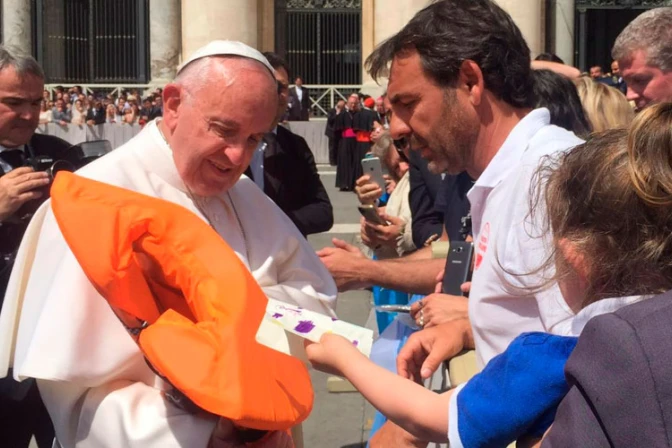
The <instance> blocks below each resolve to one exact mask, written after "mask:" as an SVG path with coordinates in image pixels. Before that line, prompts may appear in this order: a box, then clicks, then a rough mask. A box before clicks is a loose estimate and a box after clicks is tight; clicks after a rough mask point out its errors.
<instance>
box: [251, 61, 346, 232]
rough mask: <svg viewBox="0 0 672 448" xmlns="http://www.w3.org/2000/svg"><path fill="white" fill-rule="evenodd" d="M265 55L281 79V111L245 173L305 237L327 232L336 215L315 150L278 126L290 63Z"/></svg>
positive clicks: (279, 79) (279, 82)
mask: <svg viewBox="0 0 672 448" xmlns="http://www.w3.org/2000/svg"><path fill="white" fill-rule="evenodd" d="M264 56H266V58H267V59H268V61H269V62H270V63H271V65H272V66H273V68H274V69H275V77H276V79H277V80H278V96H279V101H278V103H279V105H278V113H277V115H276V121H275V129H274V130H273V131H272V132H269V133H268V134H266V136H265V137H264V139H263V141H262V143H261V144H260V145H259V147H258V148H257V150H256V152H255V155H254V157H253V158H252V162H251V163H250V167H249V168H248V169H247V171H246V174H247V175H248V176H249V177H251V178H252V180H254V182H255V183H256V184H257V185H259V187H260V188H261V189H262V190H264V193H266V195H267V196H268V197H270V198H271V199H272V200H273V201H274V202H275V203H276V204H277V205H278V206H279V207H280V208H281V209H282V211H284V212H285V214H287V216H289V218H290V219H291V220H292V222H293V223H294V224H295V225H296V227H298V229H299V230H300V231H301V233H302V234H303V235H304V236H306V235H310V234H313V233H319V232H326V231H327V230H329V229H330V228H331V226H332V225H333V224H334V215H333V209H332V206H331V202H330V201H329V196H328V195H327V191H326V190H325V188H324V185H322V181H321V180H320V175H319V174H318V173H317V166H316V165H315V158H314V157H313V153H312V152H311V151H310V148H309V147H308V144H307V143H306V141H305V140H304V139H303V137H300V136H298V135H296V134H293V133H292V132H290V131H289V130H287V129H285V128H284V127H282V126H277V124H278V122H279V121H280V119H281V118H282V116H283V115H284V113H285V111H286V109H287V96H288V94H287V91H288V86H289V76H288V74H287V73H288V72H289V70H288V69H287V64H286V63H285V62H284V61H283V60H282V59H281V58H280V57H279V56H277V55H276V54H274V53H264ZM306 94H307V92H306Z"/></svg>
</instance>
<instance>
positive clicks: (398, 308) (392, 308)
mask: <svg viewBox="0 0 672 448" xmlns="http://www.w3.org/2000/svg"><path fill="white" fill-rule="evenodd" d="M376 311H381V312H383V313H410V312H411V305H378V306H376Z"/></svg>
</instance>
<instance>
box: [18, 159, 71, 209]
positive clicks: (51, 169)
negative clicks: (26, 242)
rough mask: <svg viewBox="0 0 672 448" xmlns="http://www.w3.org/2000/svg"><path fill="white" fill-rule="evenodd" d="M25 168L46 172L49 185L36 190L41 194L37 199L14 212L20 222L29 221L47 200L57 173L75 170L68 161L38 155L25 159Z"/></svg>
mask: <svg viewBox="0 0 672 448" xmlns="http://www.w3.org/2000/svg"><path fill="white" fill-rule="evenodd" d="M25 166H30V167H32V168H33V169H34V170H35V171H44V172H46V173H47V175H48V176H49V184H48V185H45V186H44V187H42V188H39V189H36V191H39V192H40V193H41V195H40V198H39V199H35V200H32V201H28V202H26V203H25V204H23V205H22V206H21V207H20V208H19V209H18V210H17V211H16V213H15V217H16V218H18V220H19V221H22V222H23V221H25V222H27V221H29V220H30V218H32V217H33V214H34V213H35V212H36V211H37V209H38V208H39V207H40V205H42V203H43V202H44V201H46V200H47V198H49V189H50V188H51V184H52V182H53V181H54V177H55V176H56V174H57V173H58V172H59V171H70V172H73V171H75V169H76V167H75V165H74V164H73V163H71V162H69V161H68V160H55V159H54V158H53V157H49V156H45V155H38V156H34V157H30V158H28V159H26V163H25Z"/></svg>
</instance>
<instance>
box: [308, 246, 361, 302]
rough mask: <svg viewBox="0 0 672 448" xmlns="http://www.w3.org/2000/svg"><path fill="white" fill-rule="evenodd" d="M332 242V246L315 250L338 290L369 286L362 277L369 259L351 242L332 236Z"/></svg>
mask: <svg viewBox="0 0 672 448" xmlns="http://www.w3.org/2000/svg"><path fill="white" fill-rule="evenodd" d="M332 242H333V243H334V247H325V248H324V249H321V250H319V251H317V256H318V257H320V260H322V263H324V265H325V266H326V267H327V269H328V270H329V272H330V273H331V275H332V277H334V281H335V282H336V286H338V290H339V291H341V292H343V291H350V290H353V289H361V288H366V287H367V286H369V284H368V283H367V282H366V281H364V280H363V279H362V273H364V272H366V263H367V262H369V261H370V260H368V259H367V258H366V257H365V256H364V254H363V253H362V251H360V250H359V249H357V248H356V247H355V246H353V245H352V244H348V243H346V242H345V241H343V240H339V239H338V238H334V239H333V240H332Z"/></svg>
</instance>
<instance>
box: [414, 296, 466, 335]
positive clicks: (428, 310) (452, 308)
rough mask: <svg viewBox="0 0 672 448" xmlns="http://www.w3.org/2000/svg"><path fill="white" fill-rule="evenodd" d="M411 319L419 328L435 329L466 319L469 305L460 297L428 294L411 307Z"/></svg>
mask: <svg viewBox="0 0 672 448" xmlns="http://www.w3.org/2000/svg"><path fill="white" fill-rule="evenodd" d="M411 317H412V318H413V319H414V320H415V322H416V323H417V324H418V325H419V326H420V327H423V328H431V327H436V326H437V325H441V324H445V323H447V322H452V321H454V320H459V319H468V318H469V303H468V301H467V298H466V297H462V296H451V295H448V294H436V293H435V294H430V295H428V296H427V297H425V298H424V299H421V300H418V301H417V302H415V303H414V304H413V305H411Z"/></svg>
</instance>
